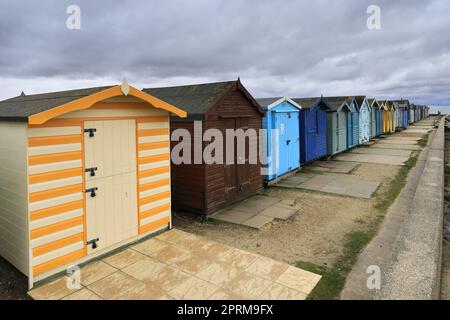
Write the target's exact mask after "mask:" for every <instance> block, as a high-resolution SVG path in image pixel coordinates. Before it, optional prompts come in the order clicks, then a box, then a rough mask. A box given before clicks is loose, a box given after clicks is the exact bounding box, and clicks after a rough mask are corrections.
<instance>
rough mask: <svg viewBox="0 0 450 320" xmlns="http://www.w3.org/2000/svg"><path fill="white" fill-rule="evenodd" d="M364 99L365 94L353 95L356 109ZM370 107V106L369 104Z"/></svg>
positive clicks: (359, 107)
mask: <svg viewBox="0 0 450 320" xmlns="http://www.w3.org/2000/svg"><path fill="white" fill-rule="evenodd" d="M365 99H366V96H355V97H354V100H355V102H356V107H357V108H358V110H360V109H361V107H362V105H363V103H364V100H365ZM369 106H370V105H369ZM370 107H371V106H370Z"/></svg>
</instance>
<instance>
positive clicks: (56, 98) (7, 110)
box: [0, 86, 113, 121]
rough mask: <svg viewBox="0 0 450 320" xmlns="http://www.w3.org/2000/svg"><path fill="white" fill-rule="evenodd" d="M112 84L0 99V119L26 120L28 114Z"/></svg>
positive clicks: (75, 98)
mask: <svg viewBox="0 0 450 320" xmlns="http://www.w3.org/2000/svg"><path fill="white" fill-rule="evenodd" d="M111 87H113V86H104V87H94V88H85V89H77V90H66V91H57V92H48V93H40V94H31V95H22V94H21V95H19V96H17V97H14V98H10V99H6V100H3V101H0V119H1V120H9V121H26V120H27V119H28V117H29V116H31V115H34V114H37V113H40V112H43V111H46V110H50V109H52V108H55V107H57V106H60V105H63V104H66V103H68V102H72V101H74V100H77V99H80V98H83V97H86V96H89V95H91V94H93V93H97V92H100V91H103V90H105V89H109V88H111Z"/></svg>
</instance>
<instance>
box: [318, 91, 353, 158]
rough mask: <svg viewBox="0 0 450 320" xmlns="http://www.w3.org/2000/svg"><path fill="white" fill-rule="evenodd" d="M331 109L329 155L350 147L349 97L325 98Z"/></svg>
mask: <svg viewBox="0 0 450 320" xmlns="http://www.w3.org/2000/svg"><path fill="white" fill-rule="evenodd" d="M324 100H325V102H326V103H327V105H328V106H329V107H330V109H329V110H328V111H327V116H328V118H327V134H328V139H327V145H328V155H329V156H333V155H335V154H338V153H341V152H343V151H345V150H347V149H348V143H347V139H348V123H349V120H348V119H349V117H350V115H351V110H350V104H351V102H352V99H351V98H349V97H329V98H324Z"/></svg>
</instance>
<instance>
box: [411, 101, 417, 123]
mask: <svg viewBox="0 0 450 320" xmlns="http://www.w3.org/2000/svg"><path fill="white" fill-rule="evenodd" d="M415 110H416V108H415V106H414V105H413V104H411V105H410V107H409V124H413V123H414V122H415V119H414V114H415Z"/></svg>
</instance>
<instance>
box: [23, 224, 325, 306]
mask: <svg viewBox="0 0 450 320" xmlns="http://www.w3.org/2000/svg"><path fill="white" fill-rule="evenodd" d="M319 280H320V276H319V275H317V274H314V273H311V272H308V271H305V270H302V269H299V268H295V267H293V266H290V265H288V264H285V263H281V262H278V261H275V260H272V259H269V258H266V257H263V256H260V255H257V254H253V253H250V252H246V251H243V250H240V249H236V248H232V247H229V246H226V245H223V244H220V243H217V242H214V241H210V240H207V239H205V238H203V237H199V236H196V235H193V234H190V233H186V232H183V231H180V230H178V229H172V230H171V231H168V232H165V233H162V234H160V235H158V236H156V237H153V238H151V239H149V240H146V241H144V242H141V243H138V244H136V245H133V246H131V247H130V248H128V249H125V250H123V251H121V252H118V253H116V254H113V255H111V256H109V257H107V258H104V259H103V260H100V261H96V262H92V263H89V264H87V265H86V266H84V267H82V268H81V288H80V289H79V290H71V289H68V288H67V286H66V283H67V277H66V276H63V277H61V278H58V279H56V280H53V281H52V282H50V283H47V284H45V285H43V286H41V287H38V288H35V289H33V290H31V291H30V292H29V294H30V296H31V297H33V298H34V299H36V300H44V299H51V300H59V299H64V300H97V299H112V300H155V299H180V300H186V299H194V300H195V299H200V300H205V299H210V300H241V299H261V300H303V299H305V298H306V297H307V295H308V294H309V293H310V292H311V290H312V289H313V288H314V287H315V286H316V284H317V283H318V282H319Z"/></svg>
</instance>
